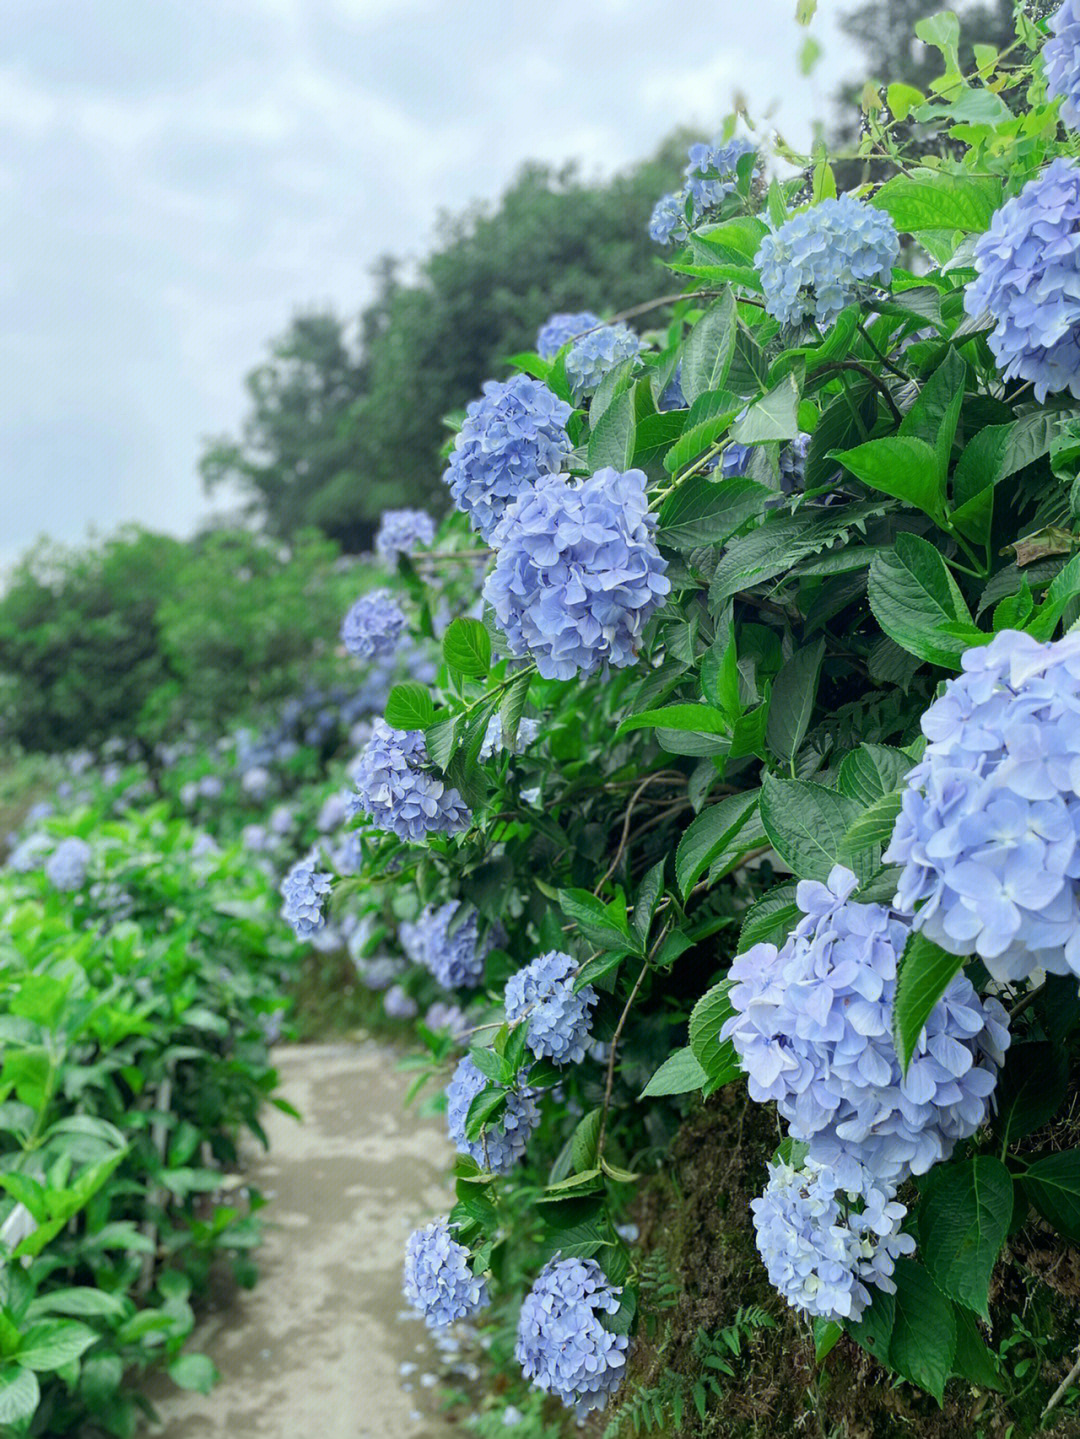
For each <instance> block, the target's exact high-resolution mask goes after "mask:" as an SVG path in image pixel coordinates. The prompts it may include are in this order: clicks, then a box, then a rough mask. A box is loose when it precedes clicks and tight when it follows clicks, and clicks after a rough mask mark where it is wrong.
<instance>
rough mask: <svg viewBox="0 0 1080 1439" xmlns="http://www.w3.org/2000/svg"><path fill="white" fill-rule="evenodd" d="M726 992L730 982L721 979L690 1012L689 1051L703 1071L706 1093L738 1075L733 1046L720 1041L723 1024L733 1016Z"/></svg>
mask: <svg viewBox="0 0 1080 1439" xmlns="http://www.w3.org/2000/svg"><path fill="white" fill-rule="evenodd" d="M730 989H731V982H730V980H726V979H724V980H721V981H720V983H719V984H715V985H713V987H712V989H710V990H708V991H707V992H706V993H705V994H703V995H702V997H701V998H700V999H699V1000H698V1002H697V1004H695V1005H694V1008H693V1009H692V1010H691V1012H690V1049H691V1052H692V1053H693V1056H694V1058H695V1059H696V1060H697V1062H698V1063H699V1064H700V1065H701V1067H702V1069H703V1070H704V1071H705V1075H706V1081H707V1086H708V1088H709V1091H710V1093H711V1092H712V1091H713V1090H715V1089H718V1088H719V1087H720V1085H722V1084H726V1083H727V1082H728V1081H729V1080H731V1079H735V1078H737V1077H738V1075H740V1074H741V1073H742V1068H741V1066H740V1064H739V1061H738V1058H737V1056H736V1054H735V1046H734V1045H733V1044H732V1043H731V1040H730V1039H724V1040H722V1039H721V1038H720V1030H721V1029H722V1028H723V1026H724V1023H725V1022H726V1021H727V1020H728V1019H730V1018H731V1016H732V1015H733V1014H734V1013H735V1011H734V1009H733V1008H732V1005H731V1000H730V998H729V994H728V992H729V990H730Z"/></svg>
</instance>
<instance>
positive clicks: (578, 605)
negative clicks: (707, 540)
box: [484, 469, 671, 679]
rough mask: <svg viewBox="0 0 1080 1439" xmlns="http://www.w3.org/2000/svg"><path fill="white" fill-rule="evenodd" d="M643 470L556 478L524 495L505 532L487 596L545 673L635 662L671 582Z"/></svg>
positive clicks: (499, 535) (521, 650) (507, 630)
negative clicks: (574, 478) (579, 480)
mask: <svg viewBox="0 0 1080 1439" xmlns="http://www.w3.org/2000/svg"><path fill="white" fill-rule="evenodd" d="M646 483H647V481H646V478H645V475H644V474H643V473H642V471H640V470H627V471H626V473H625V474H620V473H619V472H618V471H617V470H611V469H604V470H598V471H597V472H596V474H595V475H592V476H590V478H589V479H587V480H585V481H583V482H582V483H581V484H571V483H570V482H568V481H567V480H564V479H561V478H559V477H557V476H553V477H551V478H549V479H547V480H545V481H543V482H542V483H540V484H538V485H537V486H536V488H535V489H533V490H531V491H530V492H529V493H527V494H525V495H522V497H521V498H520V499H519V500H518V501H517V503H516V504H515V505H513V506H512V507H511V509H510V510H509V511H508V512H507V514H506V517H505V518H504V520H503V522H502V523H501V524H500V526H499V527H498V529H497V531H496V533H495V537H494V538H495V544H496V546H497V549H498V553H497V556H496V560H495V568H494V570H493V571H492V573H491V574H490V575H489V576H488V579H487V581H486V583H485V585H484V598H485V599H486V600H487V602H488V603H489V604H490V605H491V606H492V608H493V609H494V611H495V617H496V619H497V620H498V623H499V625H500V626H501V628H502V630H503V632H504V634H505V635H506V638H507V642H508V644H509V648H510V653H511V654H512V655H516V656H526V655H528V656H531V657H532V658H533V659H534V660H535V661H536V665H537V668H538V669H539V671H540V673H541V674H542V675H543V676H544V678H545V679H572V678H573V677H574V676H575V675H577V674H592V673H593V672H594V671H596V670H598V669H600V668H601V667H602V666H603V665H605V664H610V665H613V666H616V667H622V666H624V665H631V664H634V663H635V661H636V659H637V653H638V650H639V648H640V645H641V638H642V633H643V631H644V628H645V624H646V622H647V621H648V619H649V617H650V616H651V615H652V614H653V613H654V612H655V610H656V609H657V608H659V606H660V605H661V604H662V603H663V602H664V598H665V596H666V595H667V593H668V591H669V590H670V588H671V585H670V583H669V581H668V579H667V577H666V573H665V572H666V570H667V562H666V561H665V560H664V559H663V558H662V556H661V554H660V551H659V550H658V549H657V547H656V541H655V539H654V538H653V532H654V530H655V528H656V519H655V517H654V516H653V515H651V514H650V513H649V507H648V498H647V496H646V493H645V487H646Z"/></svg>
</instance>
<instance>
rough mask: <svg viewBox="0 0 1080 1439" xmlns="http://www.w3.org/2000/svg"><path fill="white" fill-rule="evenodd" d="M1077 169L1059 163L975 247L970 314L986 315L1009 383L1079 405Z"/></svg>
mask: <svg viewBox="0 0 1080 1439" xmlns="http://www.w3.org/2000/svg"><path fill="white" fill-rule="evenodd" d="M1078 225H1080V165H1078V164H1077V163H1076V161H1075V160H1067V159H1057V160H1055V161H1053V163H1052V164H1050V165H1048V166H1047V167H1046V169H1045V170H1044V171H1043V172H1042V174H1041V175H1038V176H1037V177H1036V178H1035V179H1034V180H1029V181H1028V182H1027V184H1026V185H1025V186H1024V188H1023V189H1022V190H1021V191H1020V193H1019V195H1017V196H1016V197H1015V198H1014V199H1012V200H1006V202H1005V204H1004V205H1002V207H1001V209H1000V210H995V212H994V215H993V218H992V219H991V221H990V228H989V230H987V231H986V233H985V234H983V235H980V236H979V238H978V240H977V241H976V244H975V268H976V270H977V271H978V272H979V273H978V278H977V279H976V280H975V281H973V283H972V284H970V285H969V286H968V287H967V290H966V291H965V294H964V308H965V309H966V310H967V312H968V314H969V315H980V314H981V313H982V312H983V311H984V310H988V311H989V312H990V314H991V315H992V317H993V318H994V320H995V321H996V324H995V326H994V328H993V330H992V331H991V332H990V334H989V336H988V337H987V338H988V340H989V343H990V348H991V350H993V352H994V357H995V359H996V360H997V362H998V366H999V368H1000V370H1001V373H1002V376H1003V377H1004V378H1005V379H1006V380H1011V379H1020V380H1028V381H1030V382H1031V383H1032V384H1033V386H1034V390H1035V398H1036V399H1037V400H1038V401H1039V403H1040V404H1041V403H1042V402H1043V401H1044V400H1045V399H1046V396H1047V394H1048V393H1049V392H1050V391H1058V390H1068V391H1069V392H1070V394H1071V395H1072V396H1073V398H1074V399H1080V233H1078Z"/></svg>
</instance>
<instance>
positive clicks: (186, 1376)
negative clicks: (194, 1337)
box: [169, 1354, 221, 1394]
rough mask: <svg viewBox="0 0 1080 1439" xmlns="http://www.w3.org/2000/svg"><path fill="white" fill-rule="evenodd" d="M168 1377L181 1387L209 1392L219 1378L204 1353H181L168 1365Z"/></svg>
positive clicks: (211, 1362) (201, 1392)
mask: <svg viewBox="0 0 1080 1439" xmlns="http://www.w3.org/2000/svg"><path fill="white" fill-rule="evenodd" d="M169 1378H170V1379H171V1380H172V1382H173V1383H174V1384H178V1385H179V1386H180V1388H181V1389H194V1390H195V1391H196V1392H197V1393H199V1394H209V1393H210V1391H211V1389H213V1387H214V1385H215V1384H216V1383H217V1382H218V1380H219V1379H220V1378H221V1375H220V1374H219V1373H218V1371H217V1369H216V1368H215V1367H214V1362H213V1360H212V1359H210V1358H209V1357H208V1356H207V1355H205V1354H181V1355H180V1356H179V1358H177V1359H174V1360H173V1361H172V1363H171V1364H170V1365H169Z"/></svg>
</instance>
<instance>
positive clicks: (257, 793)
mask: <svg viewBox="0 0 1080 1439" xmlns="http://www.w3.org/2000/svg"><path fill="white" fill-rule="evenodd" d="M272 784H273V779H272V778H271V775H270V771H269V770H268V769H267V768H266V767H265V765H261V764H254V765H252V766H251V768H250V769H246V770H245V771H244V773H243V774H242V775H241V776H240V788H241V789H242V790H243V791H244V793H245V794H247V795H250V796H251V797H252V799H265V797H266V796H267V794H269V792H270V786H271V785H272Z"/></svg>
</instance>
